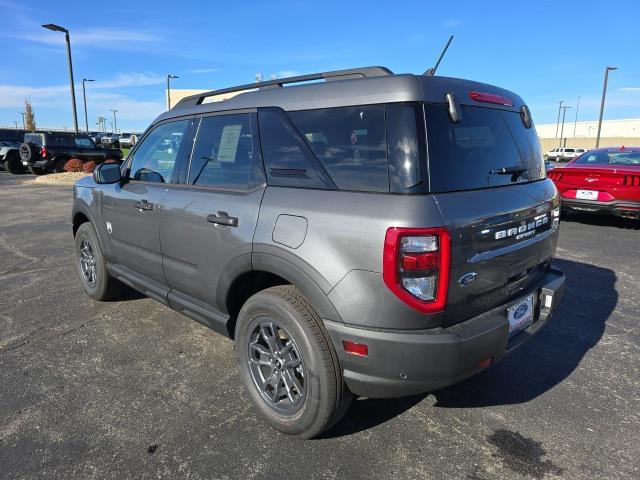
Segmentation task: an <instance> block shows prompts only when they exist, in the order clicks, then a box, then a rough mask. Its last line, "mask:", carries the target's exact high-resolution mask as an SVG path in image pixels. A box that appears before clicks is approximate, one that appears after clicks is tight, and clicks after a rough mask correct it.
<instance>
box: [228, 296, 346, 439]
mask: <svg viewBox="0 0 640 480" xmlns="http://www.w3.org/2000/svg"><path fill="white" fill-rule="evenodd" d="M266 324H270V325H272V327H273V328H272V329H271V333H270V335H271V337H272V338H274V339H275V337H276V334H275V332H276V329H277V330H278V332H279V333H278V334H277V336H278V340H277V342H278V343H280V344H281V345H285V346H286V347H284V348H282V350H281V351H285V350H287V348H289V343H292V344H293V347H292V348H289V353H288V354H289V355H292V356H291V357H289V360H290V359H291V358H293V361H294V362H295V360H296V358H297V361H298V364H299V365H300V366H299V367H298V368H300V369H302V370H301V371H298V370H297V369H295V372H297V373H296V376H297V380H298V383H297V384H295V385H296V386H297V387H298V388H293V389H291V390H293V391H294V392H295V393H294V395H291V396H297V395H296V394H299V395H300V397H298V398H299V400H298V405H297V406H295V407H294V402H293V400H291V402H290V403H289V398H291V396H288V395H287V394H289V392H290V391H291V390H290V389H289V387H288V384H291V385H294V384H293V383H292V382H291V372H293V371H294V370H293V369H291V368H289V367H287V362H286V361H283V359H284V357H280V356H278V358H279V359H280V360H276V362H272V363H271V364H270V365H267V363H265V361H264V359H263V354H262V353H259V354H258V356H259V357H260V359H258V360H256V359H255V358H253V360H251V359H252V356H255V354H256V353H257V351H258V349H256V348H255V346H256V342H258V341H259V340H260V338H262V337H261V336H260V335H261V333H262V328H263V326H264V325H266ZM274 325H275V326H274ZM281 335H285V340H281V338H282V336H281ZM287 337H288V338H287ZM264 338H266V337H264ZM250 343H251V345H252V347H251V348H250ZM266 344H267V346H266V347H264V346H262V347H261V348H263V350H264V349H265V348H267V349H269V348H270V347H269V342H266ZM235 349H236V358H237V361H238V366H239V370H240V376H241V378H242V381H243V383H244V385H245V388H246V389H247V392H248V394H249V397H250V398H251V401H252V403H253V405H254V406H255V408H256V410H257V411H258V412H259V413H260V415H261V416H262V417H263V418H264V419H265V420H266V422H267V423H269V424H270V425H271V426H273V427H274V428H275V429H276V430H279V431H280V432H283V433H285V434H288V435H295V436H298V437H301V438H312V437H315V436H317V435H319V434H321V433H322V432H324V431H325V430H327V429H329V428H331V427H332V426H333V425H334V424H336V423H337V422H338V421H339V420H340V419H341V418H342V417H343V416H344V414H345V413H346V412H347V410H348V408H349V405H350V403H351V400H352V398H353V394H352V393H351V392H350V391H349V389H348V388H347V386H346V384H345V383H344V379H343V377H342V370H341V368H340V363H339V361H338V356H337V355H336V352H335V349H334V347H333V344H332V343H331V340H330V338H329V334H328V333H327V331H326V329H325V327H324V325H323V323H322V320H321V319H320V317H319V316H318V314H317V313H316V312H315V310H314V309H313V307H312V306H311V304H310V303H309V301H308V300H307V298H306V297H305V296H304V295H302V293H300V291H299V290H298V289H297V288H296V287H294V286H292V285H283V286H277V287H271V288H268V289H266V290H263V291H261V292H258V293H256V294H255V295H253V296H252V297H251V298H249V300H247V301H246V302H245V304H244V305H243V306H242V309H241V310H240V313H239V315H238V321H237V324H236V335H235ZM270 351H272V350H270ZM292 351H293V352H294V353H295V355H293V353H291V352H292ZM264 356H265V358H275V357H276V356H275V355H273V356H272V355H270V354H269V352H266V355H264ZM278 361H279V362H280V364H279V366H275V365H276V364H277V362H278ZM256 368H261V369H262V368H264V369H266V370H268V371H270V372H271V373H269V374H268V378H267V379H264V382H263V383H262V384H263V385H267V388H269V386H271V385H272V383H271V382H269V381H268V380H269V379H277V380H276V381H277V386H273V387H271V391H272V392H273V390H275V392H276V393H275V394H274V395H273V396H274V397H276V398H279V397H278V393H277V392H279V391H280V388H281V386H282V387H284V388H285V390H286V392H284V393H283V394H282V395H284V398H283V399H282V400H281V402H285V401H286V402H287V404H289V406H291V407H292V408H291V409H290V410H286V409H285V410H282V409H280V408H278V406H277V405H276V404H274V403H273V402H272V401H269V400H267V399H266V398H267V394H266V393H265V390H264V389H260V388H259V386H258V383H259V381H258V380H256V374H255V372H256ZM285 370H286V371H288V372H289V373H288V375H289V376H288V377H287V378H289V380H288V381H287V380H286V378H284V375H285V373H284V371H285ZM274 372H275V376H274ZM278 372H281V373H278ZM295 372H294V373H295ZM259 375H261V374H259ZM278 375H280V377H278ZM265 376H266V375H265ZM281 381H282V383H281ZM300 386H302V389H300V388H299V387H300ZM285 407H286V405H285Z"/></svg>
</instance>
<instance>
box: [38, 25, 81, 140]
mask: <svg viewBox="0 0 640 480" xmlns="http://www.w3.org/2000/svg"><path fill="white" fill-rule="evenodd" d="M42 27H43V28H46V29H47V30H51V31H53V32H63V33H64V39H65V40H66V43H67V62H68V64H69V86H70V87H71V107H72V112H73V127H74V129H75V132H76V133H78V112H77V110H76V89H75V87H74V85H73V63H72V62H71V40H70V38H69V30H67V29H66V28H64V27H61V26H60V25H54V24H53V23H47V24H46V25H42Z"/></svg>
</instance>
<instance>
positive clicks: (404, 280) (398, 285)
mask: <svg viewBox="0 0 640 480" xmlns="http://www.w3.org/2000/svg"><path fill="white" fill-rule="evenodd" d="M450 248H451V237H450V235H449V232H448V231H447V229H446V228H400V227H392V228H389V229H388V230H387V235H386V237H385V240H384V254H383V262H382V263H383V265H382V268H383V278H384V283H385V284H386V285H387V287H388V288H389V289H390V290H391V291H392V292H393V293H394V294H395V295H396V296H397V297H398V298H400V300H402V301H403V302H405V303H406V304H407V305H409V306H411V307H413V308H415V309H416V310H418V311H420V312H424V313H434V312H439V311H441V310H442V309H444V306H445V304H446V302H447V290H448V286H449V266H450V263H451V255H450Z"/></svg>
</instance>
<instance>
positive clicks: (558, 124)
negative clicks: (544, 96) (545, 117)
mask: <svg viewBox="0 0 640 480" xmlns="http://www.w3.org/2000/svg"><path fill="white" fill-rule="evenodd" d="M563 103H564V100H560V101H559V102H558V104H559V105H558V121H557V122H556V138H558V129H559V128H560V110H562V104H563Z"/></svg>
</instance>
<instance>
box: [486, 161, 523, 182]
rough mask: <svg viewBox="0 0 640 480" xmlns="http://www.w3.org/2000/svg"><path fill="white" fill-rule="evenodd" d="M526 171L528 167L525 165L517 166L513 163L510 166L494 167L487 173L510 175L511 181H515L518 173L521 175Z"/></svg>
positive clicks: (518, 175)
mask: <svg viewBox="0 0 640 480" xmlns="http://www.w3.org/2000/svg"><path fill="white" fill-rule="evenodd" d="M527 171H528V169H527V168H525V167H519V166H516V165H514V166H511V167H502V168H496V169H495V170H491V171H490V172H489V173H492V174H495V175H511V181H512V182H515V181H516V180H517V179H518V177H520V175H522V174H523V173H525V172H527Z"/></svg>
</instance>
